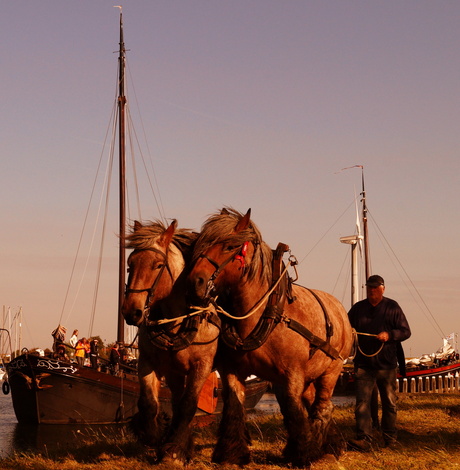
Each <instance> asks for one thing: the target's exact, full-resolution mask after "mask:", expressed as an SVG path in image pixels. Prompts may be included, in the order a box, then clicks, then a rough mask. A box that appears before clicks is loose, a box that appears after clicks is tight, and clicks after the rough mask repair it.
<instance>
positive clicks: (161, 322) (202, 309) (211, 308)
mask: <svg viewBox="0 0 460 470" xmlns="http://www.w3.org/2000/svg"><path fill="white" fill-rule="evenodd" d="M296 264H297V259H296V258H295V256H293V255H291V256H290V257H289V259H288V263H287V264H286V266H285V267H284V270H283V272H282V273H281V276H280V277H279V278H278V280H277V281H276V282H275V283H274V284H273V286H272V287H271V288H270V289H269V290H268V291H267V292H266V294H265V295H264V296H263V297H262V298H261V299H260V300H259V301H258V302H257V303H256V304H255V305H254V307H252V309H251V310H250V311H249V312H248V313H247V314H246V315H245V316H244V317H235V316H233V315H231V314H230V313H228V312H226V311H225V310H224V309H223V308H222V307H220V306H219V305H217V297H216V298H215V299H213V302H212V305H208V306H207V307H198V306H195V305H191V306H190V310H191V312H190V313H188V314H186V315H182V316H180V317H174V318H164V319H162V320H157V321H155V322H148V323H149V325H152V324H155V325H164V324H165V323H171V322H175V321H182V320H184V319H185V318H188V317H192V316H194V315H201V314H202V313H209V312H212V311H214V310H215V311H216V312H217V313H221V314H222V315H225V316H226V317H228V318H231V319H232V320H246V319H247V318H249V317H251V316H252V315H254V314H255V313H256V312H257V311H258V310H259V309H260V307H261V306H262V305H263V304H264V302H265V301H266V300H267V299H268V298H269V297H270V295H271V293H272V292H273V291H274V290H275V289H276V287H277V286H278V284H279V283H280V282H281V281H282V279H283V277H284V275H285V274H286V273H287V271H288V269H289V268H290V267H291V266H293V267H294V269H295V265H296Z"/></svg>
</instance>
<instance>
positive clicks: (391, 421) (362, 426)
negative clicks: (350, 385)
mask: <svg viewBox="0 0 460 470" xmlns="http://www.w3.org/2000/svg"><path fill="white" fill-rule="evenodd" d="M376 384H377V387H378V389H379V393H380V400H381V402H382V432H383V437H384V439H385V441H391V440H394V439H396V401H397V396H396V369H390V370H371V369H357V371H356V374H355V386H356V407H355V418H356V435H357V438H358V439H371V438H372V414H371V398H372V391H373V389H374V387H375V385H376Z"/></svg>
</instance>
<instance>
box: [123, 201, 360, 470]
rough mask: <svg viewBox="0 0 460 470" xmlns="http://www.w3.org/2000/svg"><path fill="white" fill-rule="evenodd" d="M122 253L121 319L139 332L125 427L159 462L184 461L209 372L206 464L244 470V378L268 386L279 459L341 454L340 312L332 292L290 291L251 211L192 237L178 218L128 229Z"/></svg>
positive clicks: (302, 462) (277, 255) (346, 336)
mask: <svg viewBox="0 0 460 470" xmlns="http://www.w3.org/2000/svg"><path fill="white" fill-rule="evenodd" d="M126 247H127V248H131V249H132V250H133V251H132V253H131V254H130V256H129V258H128V271H129V277H128V285H127V290H126V294H125V300H124V305H123V315H124V317H125V320H126V322H127V323H128V324H131V325H137V326H138V327H139V352H140V355H139V380H140V386H141V395H140V399H139V413H138V414H137V415H136V418H135V422H134V427H135V429H137V433H138V436H139V437H140V439H141V440H142V441H143V442H144V443H146V444H148V445H151V446H155V447H157V448H158V449H159V456H160V459H162V460H168V461H171V462H175V463H181V462H186V461H187V460H189V459H190V458H191V452H192V437H191V422H192V419H193V417H194V414H195V411H196V409H197V403H198V397H199V393H200V391H201V389H202V387H203V384H204V383H205V381H206V379H207V377H208V376H209V374H210V373H211V371H212V370H213V368H217V370H218V371H219V373H220V376H221V380H222V387H223V399H224V408H223V414H222V419H221V422H220V427H219V436H218V441H217V444H216V447H215V449H214V452H213V461H214V462H217V463H229V464H238V465H244V464H246V463H248V462H249V461H250V452H249V447H248V446H249V444H250V437H249V432H248V429H247V427H246V419H245V408H244V397H245V385H244V383H245V379H246V378H247V377H248V376H249V375H252V374H255V375H257V376H258V377H260V378H263V379H265V380H267V381H269V382H271V383H272V384H273V388H274V391H275V394H276V397H277V400H278V403H279V405H280V409H281V412H282V414H283V418H284V424H285V427H286V431H287V442H286V446H285V449H284V457H285V458H286V459H287V461H288V462H290V463H291V464H292V465H294V466H297V467H304V466H308V465H309V464H310V463H311V462H312V461H313V460H315V459H317V458H318V457H320V456H321V455H322V454H323V453H324V452H327V453H331V452H332V453H336V454H338V453H339V452H340V449H339V447H340V444H338V443H337V439H335V440H334V439H333V437H332V436H333V435H334V433H333V432H332V429H331V417H332V410H333V405H332V403H331V396H332V392H333V390H334V386H335V384H336V381H337V379H338V377H339V375H340V372H341V370H342V364H343V359H344V358H347V357H348V355H349V352H350V349H351V345H352V333H351V327H350V324H349V322H348V318H347V314H346V312H345V310H344V308H343V306H342V305H341V304H340V303H339V302H338V300H336V299H335V298H334V297H332V296H331V295H329V294H327V293H325V292H321V291H316V290H310V289H307V288H304V287H301V286H299V285H297V284H294V283H293V282H291V281H292V280H291V279H290V278H289V276H288V275H287V270H286V268H285V264H284V263H283V260H282V257H283V254H284V252H285V251H286V250H287V249H288V247H287V246H286V245H284V246H283V245H281V244H280V246H279V247H278V249H277V250H274V251H272V249H271V248H270V247H269V246H268V245H267V244H266V243H265V242H264V241H263V240H262V237H261V234H260V232H259V230H258V228H257V227H256V225H255V224H254V223H253V222H252V221H251V218H250V210H249V211H248V212H247V213H246V214H245V215H243V214H241V213H239V212H237V211H235V210H234V209H231V208H224V209H222V211H221V212H218V213H216V214H214V215H212V216H211V217H209V218H208V219H207V220H206V222H205V223H204V224H203V227H202V230H201V232H200V233H199V234H197V233H194V232H192V231H190V230H185V229H178V228H177V223H176V221H173V222H172V224H171V225H170V226H169V227H167V228H166V227H165V226H163V224H161V223H160V222H153V223H149V224H148V225H142V224H140V223H139V222H135V223H134V225H133V227H132V229H131V231H130V233H129V235H127V237H126ZM290 259H291V258H290ZM190 305H195V306H196V305H199V306H201V307H205V308H201V309H197V310H195V311H193V309H192V310H191V309H190ZM161 377H165V379H166V382H167V384H168V386H169V387H170V389H171V393H172V418H171V422H170V423H169V424H168V425H166V422H165V420H164V419H162V413H160V409H159V398H158V397H159V388H160V382H161Z"/></svg>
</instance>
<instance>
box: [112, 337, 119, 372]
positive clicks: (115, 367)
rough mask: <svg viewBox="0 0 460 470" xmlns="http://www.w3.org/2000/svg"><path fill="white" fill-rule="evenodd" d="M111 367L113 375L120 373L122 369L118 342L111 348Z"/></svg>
mask: <svg viewBox="0 0 460 470" xmlns="http://www.w3.org/2000/svg"><path fill="white" fill-rule="evenodd" d="M109 361H110V368H111V370H112V374H113V375H118V372H119V370H120V350H119V345H118V343H115V344H114V345H113V346H112V349H111V350H110V357H109Z"/></svg>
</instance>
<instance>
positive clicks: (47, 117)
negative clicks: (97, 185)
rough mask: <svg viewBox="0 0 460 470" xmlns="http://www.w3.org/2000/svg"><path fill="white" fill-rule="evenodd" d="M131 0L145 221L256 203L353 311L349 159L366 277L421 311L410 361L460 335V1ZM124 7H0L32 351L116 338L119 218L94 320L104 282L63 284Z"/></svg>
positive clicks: (10, 222) (14, 226) (8, 299)
mask: <svg viewBox="0 0 460 470" xmlns="http://www.w3.org/2000/svg"><path fill="white" fill-rule="evenodd" d="M118 2H119V3H118V4H119V5H121V6H122V8H123V21H124V34H125V44H126V48H127V49H128V52H127V61H128V76H129V80H130V81H131V80H132V83H133V88H132V89H131V90H130V91H131V92H132V91H134V93H132V94H131V95H130V97H131V98H130V109H131V110H133V109H134V108H137V109H138V113H139V118H141V119H139V120H140V126H139V127H140V131H138V132H139V135H140V136H144V135H145V142H146V145H147V147H148V149H149V152H148V154H149V157H148V158H149V161H150V163H151V164H152V166H153V167H154V171H155V179H156V184H157V187H156V195H155V196H152V195H151V194H148V193H147V192H145V193H141V196H144V199H145V200H146V201H145V203H144V204H145V206H144V208H143V209H142V213H141V214H140V215H139V216H137V215H132V216H131V218H141V219H142V220H152V219H155V218H158V217H163V216H164V217H166V218H167V219H168V220H170V219H172V218H176V219H177V220H178V222H179V225H180V226H181V227H188V228H192V229H195V230H199V228H200V226H201V224H202V223H203V222H204V221H205V219H206V218H207V216H208V215H210V214H211V213H214V212H215V211H216V210H218V209H220V208H221V207H223V206H232V207H234V208H235V209H237V210H239V211H241V212H246V210H247V209H248V208H251V210H252V219H253V221H254V222H255V223H256V224H257V225H258V227H259V229H260V230H261V232H262V234H263V236H264V239H265V241H266V242H267V243H269V244H270V245H271V246H272V247H273V248H274V247H275V246H276V244H277V243H278V242H280V241H282V242H284V243H287V244H288V245H289V246H290V248H291V252H292V254H293V255H295V256H296V258H297V259H298V260H299V267H298V271H299V281H298V282H299V283H301V284H302V285H305V286H308V287H310V288H315V289H320V290H324V291H327V292H330V293H332V294H334V295H335V296H337V297H338V298H339V300H341V301H342V302H343V304H344V306H345V308H346V309H348V308H349V307H350V294H349V284H348V286H347V281H346V279H347V275H346V274H347V273H348V271H349V264H350V251H349V250H350V249H349V247H348V246H346V245H344V244H341V243H340V242H339V238H340V237H342V236H347V235H352V234H353V233H355V221H356V215H355V203H354V201H355V198H356V195H357V194H359V192H360V191H361V170H360V169H358V168H351V169H348V170H344V171H341V169H343V168H349V167H353V166H355V165H362V166H363V167H364V176H365V185H366V202H367V206H368V209H369V214H370V222H369V231H370V234H369V237H370V246H371V265H372V269H371V271H372V273H374V274H380V275H382V276H383V277H384V278H385V281H386V293H385V295H386V296H388V297H390V298H393V299H395V300H397V301H398V302H399V304H400V305H401V307H402V308H403V310H404V312H405V314H406V316H407V318H408V321H409V323H410V325H411V329H412V337H411V338H410V339H409V340H407V341H406V342H405V344H404V346H405V350H406V355H407V356H419V355H422V354H425V353H432V352H434V351H435V350H436V349H438V348H439V347H440V346H441V345H442V338H443V336H447V335H449V334H451V333H453V332H454V333H459V332H460V320H459V315H458V314H459V312H458V305H459V299H458V293H459V289H458V285H460V274H459V269H458V266H459V264H460V250H459V248H458V241H457V239H458V235H459V233H460V218H459V214H460V211H459V205H460V203H459V187H460V184H459V183H460V176H459V175H460V158H459V155H458V153H459V139H460V133H459V123H460V106H459V104H460V103H459V102H460V54H459V53H458V45H459V44H460V28H459V27H458V24H459V19H460V3H459V2H457V1H442V2H441V1H437V2H433V1H431V0H407V1H405V2H400V1H393V0H385V1H373V2H367V1H343V0H337V1H335V0H331V1H291V0H290V1H272V0H250V1H243V0H232V1H219V2H217V1H215V2H212V1H209V0H208V1H202V0H195V1H156V0H139V1H134V0H132V1H128V0H126V1H120V0H118ZM114 4H115V2H110V1H108V0H98V1H94V0H79V1H78V2H63V1H58V0H54V1H53V0H42V1H40V2H32V1H29V2H27V1H23V2H11V1H2V2H1V6H2V15H1V17H0V34H1V35H2V41H1V51H2V53H1V54H0V61H1V67H0V75H1V83H2V91H1V95H2V106H1V110H2V111H1V113H0V135H1V147H0V152H1V153H0V158H1V168H2V171H1V172H0V196H1V203H0V204H1V206H0V207H1V223H2V230H1V234H0V237H1V238H0V240H1V244H0V247H1V248H0V250H1V251H0V253H1V264H0V301H1V303H2V305H3V313H4V314H5V313H7V312H8V311H10V312H11V315H12V316H14V314H15V313H17V312H18V311H19V309H21V311H22V320H23V321H22V329H21V331H22V333H21V341H22V343H21V347H28V348H32V347H42V348H45V347H50V346H51V343H52V338H51V335H50V333H51V331H52V330H53V329H54V328H55V327H56V326H57V324H58V322H59V321H61V322H62V323H63V324H64V325H65V326H66V327H67V330H70V331H68V336H69V337H70V334H71V331H72V330H73V329H74V328H77V329H79V331H80V335H81V336H83V335H87V334H88V333H89V332H91V333H92V334H94V335H100V336H101V338H103V339H104V340H106V341H113V340H114V339H115V336H116V308H117V307H116V304H117V293H116V290H117V284H116V263H117V261H116V257H117V248H116V247H117V237H116V232H117V225H116V221H113V223H111V224H109V226H108V227H107V233H108V235H109V240H110V241H109V247H108V250H109V251H107V253H106V254H105V256H104V262H105V264H107V265H108V267H109V272H108V274H107V275H104V276H103V278H102V279H101V292H100V294H99V296H98V301H97V309H96V310H97V312H98V314H97V317H96V319H95V320H94V323H93V325H92V326H91V327H90V326H89V324H90V320H89V315H90V314H89V312H90V311H91V307H92V295H93V289H94V287H93V285H94V281H92V282H93V284H91V281H88V282H89V283H88V284H87V283H86V281H82V282H81V286H80V287H79V289H77V290H79V295H78V296H76V297H75V300H74V297H73V294H72V295H70V296H68V297H66V292H67V289H68V285H69V278H70V275H71V273H72V267H73V263H74V259H75V253H76V249H77V246H78V244H79V239H80V233H81V230H82V226H83V221H84V219H85V214H86V210H87V206H88V200H89V197H90V194H91V190H92V187H93V183H94V177H95V174H96V169H97V166H98V163H99V159H100V156H101V149H102V148H103V144H104V141H105V138H106V133H107V126H108V122H109V119H110V114H111V112H112V106H113V100H114V96H115V92H116V68H117V53H116V51H117V50H118V42H119V39H118V20H119V10H118V9H117V8H113V5H114ZM150 163H149V164H150ZM141 174H142V171H141ZM358 200H359V197H358ZM157 201H160V204H157ZM159 207H160V208H162V209H161V211H160V209H159ZM96 243H97V242H95V244H96ZM110 250H111V251H110ZM112 251H113V253H112ZM395 260H396V261H395ZM90 272H91V268H88V273H90ZM348 277H349V273H348ZM4 324H5V323H4ZM7 326H8V325H7Z"/></svg>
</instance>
